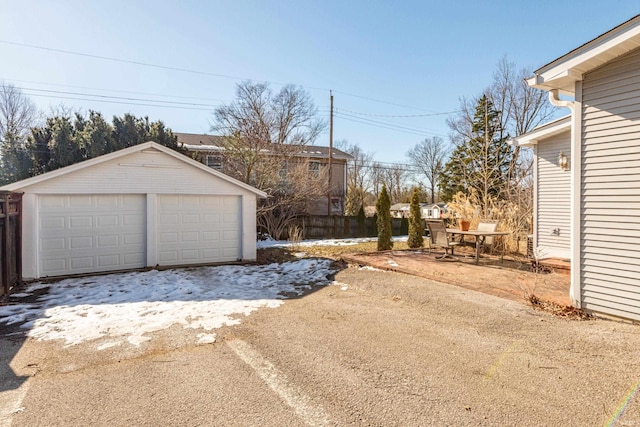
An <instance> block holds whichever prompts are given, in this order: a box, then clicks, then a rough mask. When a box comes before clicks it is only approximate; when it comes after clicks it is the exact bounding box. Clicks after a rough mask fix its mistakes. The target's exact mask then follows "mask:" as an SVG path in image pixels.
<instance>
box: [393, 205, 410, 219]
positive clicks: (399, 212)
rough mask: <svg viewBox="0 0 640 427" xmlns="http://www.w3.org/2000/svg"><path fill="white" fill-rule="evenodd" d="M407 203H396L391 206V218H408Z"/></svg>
mask: <svg viewBox="0 0 640 427" xmlns="http://www.w3.org/2000/svg"><path fill="white" fill-rule="evenodd" d="M409 206H410V205H409V203H396V204H394V205H391V207H390V208H389V211H390V213H391V218H409V209H410V208H409Z"/></svg>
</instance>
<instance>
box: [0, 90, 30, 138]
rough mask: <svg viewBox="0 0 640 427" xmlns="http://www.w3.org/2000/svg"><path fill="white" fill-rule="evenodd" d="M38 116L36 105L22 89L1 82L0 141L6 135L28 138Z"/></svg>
mask: <svg viewBox="0 0 640 427" xmlns="http://www.w3.org/2000/svg"><path fill="white" fill-rule="evenodd" d="M37 114H38V110H37V109H36V106H35V104H34V103H33V102H32V101H31V100H30V99H29V98H27V97H26V96H25V95H24V94H23V93H22V91H21V90H20V89H18V88H17V87H15V86H14V85H12V84H10V83H5V82H2V81H0V141H4V139H5V135H6V134H11V135H18V136H23V137H24V136H26V133H27V132H28V131H29V129H30V128H31V127H32V126H34V125H35V122H36V118H37Z"/></svg>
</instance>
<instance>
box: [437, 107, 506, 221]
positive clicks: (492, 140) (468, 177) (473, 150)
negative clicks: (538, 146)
mask: <svg viewBox="0 0 640 427" xmlns="http://www.w3.org/2000/svg"><path fill="white" fill-rule="evenodd" d="M470 135H471V138H470V139H468V140H466V141H463V142H462V143H460V144H458V146H457V147H456V148H455V150H454V151H453V153H452V154H451V157H450V158H449V161H448V162H447V164H446V165H445V168H444V171H443V172H442V174H441V181H440V182H441V185H442V193H443V199H444V200H447V201H448V200H451V197H452V196H453V195H454V194H456V193H457V192H458V191H462V192H463V193H465V194H469V193H470V191H471V189H474V190H476V192H477V194H478V196H479V198H480V203H481V204H482V209H483V210H484V211H485V212H483V214H486V209H487V208H488V204H489V203H488V202H489V199H491V198H501V197H502V196H504V190H505V189H506V188H507V179H508V178H507V176H508V173H507V172H508V169H509V165H510V163H511V158H512V153H513V151H512V147H511V146H510V145H509V144H507V140H508V135H505V133H504V132H503V130H502V128H501V123H500V115H499V113H498V112H497V111H496V109H495V108H494V106H493V104H492V103H491V101H490V100H489V99H488V98H487V96H486V95H485V96H483V97H482V98H480V100H479V101H478V103H477V105H476V112H475V115H474V119H473V123H472V125H471V133H470Z"/></svg>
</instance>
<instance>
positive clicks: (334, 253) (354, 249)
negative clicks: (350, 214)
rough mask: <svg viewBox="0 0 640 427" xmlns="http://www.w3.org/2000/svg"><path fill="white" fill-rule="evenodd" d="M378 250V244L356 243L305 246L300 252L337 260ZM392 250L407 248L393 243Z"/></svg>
mask: <svg viewBox="0 0 640 427" xmlns="http://www.w3.org/2000/svg"><path fill="white" fill-rule="evenodd" d="M377 248H378V242H377V241H373V242H364V243H357V244H355V245H343V246H320V245H317V246H306V247H304V248H303V249H302V250H304V252H306V253H308V254H310V255H315V256H322V257H327V258H339V257H340V256H341V255H343V254H353V253H358V252H376V251H377ZM393 249H394V250H407V249H409V246H407V242H394V243H393Z"/></svg>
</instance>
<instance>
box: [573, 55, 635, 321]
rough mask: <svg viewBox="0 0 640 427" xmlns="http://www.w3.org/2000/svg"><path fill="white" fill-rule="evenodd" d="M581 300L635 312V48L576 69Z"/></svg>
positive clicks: (628, 314)
mask: <svg viewBox="0 0 640 427" xmlns="http://www.w3.org/2000/svg"><path fill="white" fill-rule="evenodd" d="M581 112H582V116H583V120H582V129H581V132H582V138H581V139H582V143H581V151H582V161H581V167H582V173H581V205H580V231H581V234H580V236H581V237H580V260H579V262H580V271H581V277H580V283H581V288H580V292H581V300H582V307H583V308H586V309H589V310H594V311H599V312H602V313H608V314H611V315H614V316H620V317H624V318H628V319H634V320H640V49H636V50H634V51H632V52H630V53H628V54H626V55H624V56H622V57H620V58H618V59H615V60H613V61H611V62H609V63H607V64H606V65H604V66H602V67H600V68H599V69H596V70H594V71H592V72H590V73H588V74H586V75H585V76H584V80H583V86H582V105H581Z"/></svg>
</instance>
